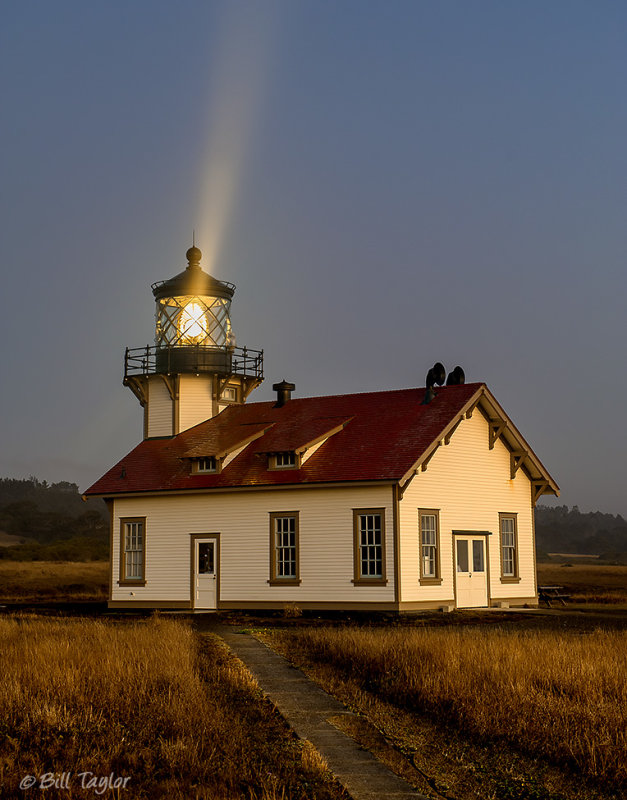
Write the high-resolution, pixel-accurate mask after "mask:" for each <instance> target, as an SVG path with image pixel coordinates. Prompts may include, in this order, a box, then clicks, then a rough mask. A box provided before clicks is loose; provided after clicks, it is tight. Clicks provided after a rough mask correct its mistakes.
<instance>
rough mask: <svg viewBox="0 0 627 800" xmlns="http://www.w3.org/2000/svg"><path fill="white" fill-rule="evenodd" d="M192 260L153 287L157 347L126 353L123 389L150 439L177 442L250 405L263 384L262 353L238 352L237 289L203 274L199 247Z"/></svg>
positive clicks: (190, 253)
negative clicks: (234, 406) (140, 412)
mask: <svg viewBox="0 0 627 800" xmlns="http://www.w3.org/2000/svg"><path fill="white" fill-rule="evenodd" d="M186 255H187V262H188V264H187V268H186V269H185V270H183V272H181V273H179V274H178V275H175V276H174V277H173V278H170V279H169V280H167V281H160V282H158V283H154V284H153V285H152V293H153V295H154V297H155V301H156V304H157V308H156V327H155V343H154V345H153V346H150V345H146V347H139V348H133V349H129V348H127V349H126V354H125V358H124V385H125V386H128V387H129V388H130V389H131V391H132V392H133V394H134V395H135V396H136V397H137V399H138V400H139V402H140V403H141V405H142V407H143V409H144V439H151V438H155V437H162V436H175V435H176V434H177V433H180V432H181V431H184V430H186V429H187V428H191V427H192V426H193V425H197V424H198V423H199V422H203V421H204V420H206V419H209V417H212V416H214V415H215V414H218V413H220V411H222V410H223V409H224V408H226V407H227V406H228V405H229V404H231V403H244V402H245V401H246V398H247V397H248V395H249V394H250V393H251V392H252V390H253V389H254V388H255V387H257V386H259V384H260V383H261V382H262V380H263V351H260V350H249V349H247V348H246V347H243V348H240V347H236V346H235V336H234V335H233V331H232V328H231V316H230V312H231V300H232V298H233V294H234V292H235V286H234V285H233V284H232V283H227V282H225V281H219V280H217V279H216V278H213V277H212V276H211V275H208V274H207V273H206V272H204V271H203V269H202V268H201V266H200V259H201V258H202V253H201V252H200V250H199V249H198V248H197V247H190V249H189V250H188V251H187V254H186Z"/></svg>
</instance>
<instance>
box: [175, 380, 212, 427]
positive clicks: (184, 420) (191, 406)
mask: <svg viewBox="0 0 627 800" xmlns="http://www.w3.org/2000/svg"><path fill="white" fill-rule="evenodd" d="M178 409H179V424H178V432H179V433H180V431H186V430H187V429H188V428H192V427H193V426H194V425H198V423H199V422H204V421H205V420H206V419H209V418H210V417H212V416H213V375H180V376H179V402H178Z"/></svg>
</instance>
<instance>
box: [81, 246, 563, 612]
mask: <svg viewBox="0 0 627 800" xmlns="http://www.w3.org/2000/svg"><path fill="white" fill-rule="evenodd" d="M187 259H188V266H187V268H186V269H185V270H184V271H183V272H181V273H180V274H179V275H176V276H175V277H174V278H171V279H170V280H167V281H162V282H160V283H156V284H154V285H153V287H152V289H153V294H154V296H155V299H156V303H157V309H156V337H155V344H154V346H147V347H145V348H139V349H134V350H127V351H126V358H125V375H124V383H125V384H126V385H127V386H129V387H130V389H131V390H132V391H133V392H134V394H135V395H136V396H137V398H138V399H139V401H140V403H141V405H142V407H143V410H144V436H143V441H142V442H141V443H140V444H138V445H137V447H135V449H134V450H132V451H131V452H130V453H129V454H128V455H127V456H125V457H124V458H123V459H122V460H121V461H120V462H119V463H117V464H116V465H115V466H114V467H113V468H112V469H110V470H109V471H108V472H107V473H106V474H105V475H104V476H103V477H102V478H101V479H100V480H98V481H97V482H96V483H95V484H94V485H93V486H92V487H91V488H90V489H88V490H87V492H86V494H87V495H90V496H100V497H103V498H104V499H105V501H106V503H107V505H108V507H109V511H110V515H111V570H110V597H109V606H110V607H112V608H164V609H166V608H172V609H174V608H179V609H190V610H211V609H281V608H282V607H284V606H286V605H288V604H295V605H297V606H298V607H300V608H302V609H321V610H324V609H340V610H341V609H346V610H349V609H350V610H356V609H364V610H376V609H378V610H388V611H413V610H419V609H436V608H443V609H447V610H451V609H454V608H470V607H486V606H502V607H506V606H516V605H523V604H528V605H535V604H537V583H536V567H535V543H534V528H533V509H534V506H535V503H536V500H537V499H538V498H539V497H540V496H541V495H542V494H555V495H556V494H558V492H559V489H558V486H557V484H556V483H555V481H554V480H553V478H552V477H551V476H550V475H549V473H548V472H547V471H546V469H545V468H544V466H543V465H542V463H541V462H540V460H539V459H538V457H537V456H536V455H535V453H534V452H533V451H532V449H531V448H530V446H529V445H528V444H527V442H526V441H525V439H524V438H523V437H522V435H521V434H520V432H519V431H518V429H517V428H516V426H515V425H514V423H513V422H512V420H511V419H510V418H509V417H508V415H507V414H506V413H505V411H504V410H503V409H502V408H501V406H500V405H499V403H498V402H497V400H496V399H495V398H494V396H493V395H492V393H491V392H490V390H489V389H488V388H487V386H486V385H485V384H484V383H470V384H466V383H464V375H463V371H462V370H461V369H460V368H459V367H457V368H456V369H455V370H454V371H453V372H451V373H450V374H449V376H448V380H446V384H447V385H442V384H444V382H445V379H446V373H445V372H444V368H443V367H442V365H441V364H436V365H435V367H434V368H433V369H431V370H429V375H428V376H427V377H428V380H427V386H426V387H423V388H414V389H400V390H388V391H380V392H372V393H364V394H345V395H331V396H326V397H303V398H300V397H292V392H293V391H294V386H293V384H290V383H287V382H286V381H282V382H281V383H278V384H275V386H274V387H273V388H274V390H275V391H276V400H273V401H268V402H260V403H254V402H253V403H250V402H247V400H248V396H249V395H250V393H251V392H252V391H253V390H254V389H255V387H257V386H258V385H259V384H260V383H261V381H262V380H263V353H262V352H261V351H255V350H250V349H247V348H239V347H236V346H235V343H234V337H233V334H232V331H231V321H230V305H231V299H232V297H233V292H234V289H235V287H234V286H233V285H232V284H229V283H225V282H223V281H219V280H216V279H215V278H212V277H211V276H210V275H208V274H207V273H205V272H204V271H203V270H202V268H201V266H200V259H201V252H200V250H198V248H196V247H192V248H190V249H189V250H188V251H187Z"/></svg>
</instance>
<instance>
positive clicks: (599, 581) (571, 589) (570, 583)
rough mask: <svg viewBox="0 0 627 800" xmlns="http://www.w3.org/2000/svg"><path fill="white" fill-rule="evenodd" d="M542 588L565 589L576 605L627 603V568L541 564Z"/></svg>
mask: <svg viewBox="0 0 627 800" xmlns="http://www.w3.org/2000/svg"><path fill="white" fill-rule="evenodd" d="M538 584H539V585H540V586H544V585H549V586H564V587H565V589H566V590H567V592H568V593H569V594H570V596H571V599H572V602H574V603H587V604H601V605H606V604H613V605H615V604H620V605H623V604H627V566H625V565H617V566H610V565H605V564H590V563H588V564H576V563H575V564H573V563H572V562H568V563H567V564H546V563H540V564H538Z"/></svg>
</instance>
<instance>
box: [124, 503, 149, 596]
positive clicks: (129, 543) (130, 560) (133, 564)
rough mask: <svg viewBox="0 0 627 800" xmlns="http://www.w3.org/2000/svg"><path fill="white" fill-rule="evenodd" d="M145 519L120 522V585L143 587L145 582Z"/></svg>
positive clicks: (127, 519)
mask: <svg viewBox="0 0 627 800" xmlns="http://www.w3.org/2000/svg"><path fill="white" fill-rule="evenodd" d="M145 534H146V518H145V517H125V518H123V519H121V520H120V583H127V584H133V585H140V586H143V585H144V583H145V582H146V574H145V573H146V541H145Z"/></svg>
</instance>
